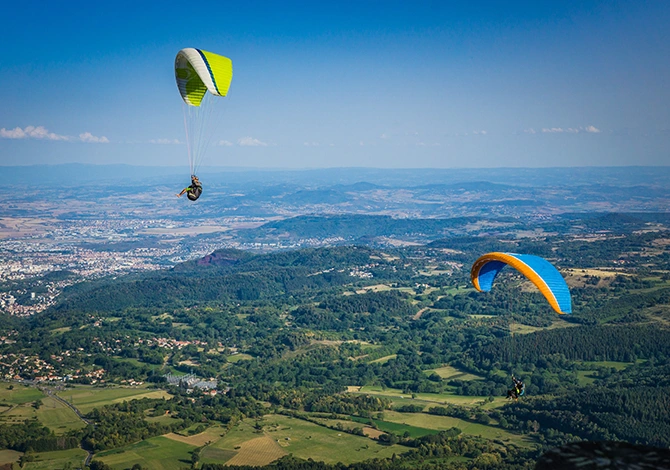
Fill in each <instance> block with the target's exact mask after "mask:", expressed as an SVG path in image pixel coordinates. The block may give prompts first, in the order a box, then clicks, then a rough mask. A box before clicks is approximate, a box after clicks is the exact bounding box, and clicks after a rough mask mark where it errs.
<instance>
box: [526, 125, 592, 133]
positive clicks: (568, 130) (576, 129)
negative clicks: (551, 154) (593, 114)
mask: <svg viewBox="0 0 670 470" xmlns="http://www.w3.org/2000/svg"><path fill="white" fill-rule="evenodd" d="M524 132H526V131H524ZM542 132H544V133H545V134H557V133H567V134H579V133H580V132H588V133H591V134H598V133H599V132H600V129H598V128H597V127H595V126H586V127H544V128H542ZM532 133H533V134H534V133H535V131H533V132H532Z"/></svg>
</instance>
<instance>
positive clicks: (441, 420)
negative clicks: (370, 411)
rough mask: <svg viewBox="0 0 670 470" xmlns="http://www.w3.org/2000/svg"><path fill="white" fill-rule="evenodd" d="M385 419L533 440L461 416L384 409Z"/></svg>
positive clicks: (523, 443) (511, 439) (489, 436)
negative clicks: (466, 419) (453, 416)
mask: <svg viewBox="0 0 670 470" xmlns="http://www.w3.org/2000/svg"><path fill="white" fill-rule="evenodd" d="M384 421H388V422H390V423H399V424H401V425H405V426H407V427H408V430H410V429H411V428H416V429H425V430H430V429H432V430H436V431H445V430H447V429H450V428H458V429H460V430H461V431H463V433H464V434H469V435H471V436H481V437H483V438H485V439H491V440H493V439H500V440H503V441H505V442H512V443H514V444H517V445H519V446H529V445H531V443H532V442H533V441H532V440H531V439H528V438H527V437H526V436H523V435H520V434H514V433H511V432H509V431H507V430H505V429H502V428H499V427H496V426H491V425H486V424H480V423H473V422H470V421H465V420H462V419H459V418H452V417H450V416H436V415H430V414H427V413H399V412H397V411H384ZM380 429H381V430H382V431H383V430H384V429H382V428H381V427H380ZM393 432H394V433H395V434H402V433H403V432H404V429H402V428H400V432H398V431H393ZM411 432H412V431H411V430H410V433H411Z"/></svg>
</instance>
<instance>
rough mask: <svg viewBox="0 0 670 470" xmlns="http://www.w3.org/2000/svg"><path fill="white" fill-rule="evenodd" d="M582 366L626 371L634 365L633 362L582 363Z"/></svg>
mask: <svg viewBox="0 0 670 470" xmlns="http://www.w3.org/2000/svg"><path fill="white" fill-rule="evenodd" d="M581 364H582V365H584V366H587V367H593V368H594V369H595V368H598V367H606V368H608V369H616V370H624V369H625V368H626V367H630V366H632V365H633V363H632V362H618V361H584V362H581Z"/></svg>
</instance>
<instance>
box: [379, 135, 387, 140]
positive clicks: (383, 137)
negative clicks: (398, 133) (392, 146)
mask: <svg viewBox="0 0 670 470" xmlns="http://www.w3.org/2000/svg"><path fill="white" fill-rule="evenodd" d="M379 138H380V139H384V140H386V139H388V138H389V136H388V135H387V134H382V135H380V136H379Z"/></svg>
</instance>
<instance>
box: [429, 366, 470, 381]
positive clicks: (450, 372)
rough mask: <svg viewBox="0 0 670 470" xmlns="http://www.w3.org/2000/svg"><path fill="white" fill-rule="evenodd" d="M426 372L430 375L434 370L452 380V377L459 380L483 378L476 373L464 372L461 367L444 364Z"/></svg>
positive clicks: (444, 377)
mask: <svg viewBox="0 0 670 470" xmlns="http://www.w3.org/2000/svg"><path fill="white" fill-rule="evenodd" d="M425 372H426V374H428V375H430V374H432V373H433V372H435V373H436V374H437V375H439V376H440V377H442V378H443V379H445V380H452V379H458V380H481V379H482V377H481V376H479V375H475V374H470V373H468V372H463V371H461V370H459V369H456V368H455V367H453V366H443V367H438V368H437V369H429V370H427V371H425Z"/></svg>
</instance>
